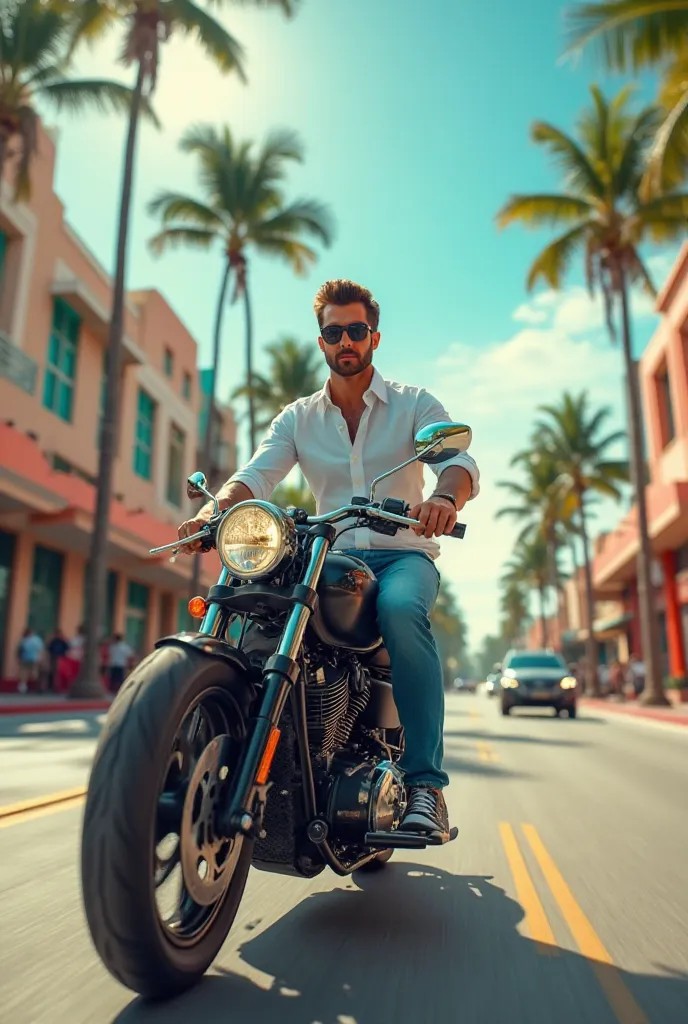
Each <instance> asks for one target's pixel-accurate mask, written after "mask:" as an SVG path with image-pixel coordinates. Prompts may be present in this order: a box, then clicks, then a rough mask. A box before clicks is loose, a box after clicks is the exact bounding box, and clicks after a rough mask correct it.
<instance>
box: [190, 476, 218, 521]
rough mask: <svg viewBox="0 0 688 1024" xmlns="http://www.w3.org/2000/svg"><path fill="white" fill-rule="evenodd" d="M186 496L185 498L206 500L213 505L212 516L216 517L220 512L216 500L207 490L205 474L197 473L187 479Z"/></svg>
mask: <svg viewBox="0 0 688 1024" xmlns="http://www.w3.org/2000/svg"><path fill="white" fill-rule="evenodd" d="M186 496H187V498H207V499H208V500H209V501H212V503H213V506H214V514H215V515H217V513H218V512H219V511H220V504H219V502H218V500H217V498H216V497H215V495H214V494H212V493H211V492H210V491H209V490H208V481H207V480H206V478H205V473H201V472H200V471H199V472H197V473H192V474H191V476H189V477H187V479H186Z"/></svg>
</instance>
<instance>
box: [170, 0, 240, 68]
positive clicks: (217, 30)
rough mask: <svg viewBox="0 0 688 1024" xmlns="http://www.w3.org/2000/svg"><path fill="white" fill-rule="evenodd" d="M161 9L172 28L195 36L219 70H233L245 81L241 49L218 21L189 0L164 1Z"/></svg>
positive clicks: (237, 42)
mask: <svg viewBox="0 0 688 1024" xmlns="http://www.w3.org/2000/svg"><path fill="white" fill-rule="evenodd" d="M164 10H165V14H166V16H167V17H168V18H170V19H171V24H172V26H173V28H174V29H179V30H181V31H182V32H184V33H185V34H186V35H195V36H196V38H197V39H198V42H199V43H200V44H201V46H202V47H203V49H204V50H205V51H206V53H207V54H208V56H209V57H211V58H212V60H213V61H214V63H215V65H216V66H217V67H218V68H219V69H220V71H222V72H225V73H227V72H230V71H234V72H236V74H237V75H238V76H239V78H240V79H241V80H242V82H245V81H246V72H245V70H244V60H245V56H246V55H245V51H244V48H243V46H242V45H241V43H240V42H239V41H238V40H237V39H235V38H234V36H233V35H231V33H229V32H228V31H227V29H226V28H225V27H224V26H223V25H221V24H220V22H219V21H216V19H215V18H213V17H212V15H210V14H208V12H207V11H204V10H203V8H201V7H198V6H197V5H196V4H195V3H193V0H167V2H166V3H165V5H164Z"/></svg>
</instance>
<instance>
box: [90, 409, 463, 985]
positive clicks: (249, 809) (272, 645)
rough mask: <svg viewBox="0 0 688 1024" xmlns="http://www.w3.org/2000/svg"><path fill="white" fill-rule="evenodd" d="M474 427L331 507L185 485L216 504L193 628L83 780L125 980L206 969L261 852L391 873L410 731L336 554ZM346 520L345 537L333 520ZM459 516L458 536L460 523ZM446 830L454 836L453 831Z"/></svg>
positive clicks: (139, 692) (361, 591) (297, 861)
mask: <svg viewBox="0 0 688 1024" xmlns="http://www.w3.org/2000/svg"><path fill="white" fill-rule="evenodd" d="M470 442H471V430H470V427H468V426H466V425H465V424H460V423H438V424H432V425H430V426H428V427H425V428H423V429H422V430H420V431H419V432H418V433H417V435H416V437H415V439H414V445H415V454H414V455H413V457H412V458H410V459H409V460H408V461H407V462H404V463H403V464H402V465H401V466H397V467H396V468H395V469H393V470H390V471H389V472H387V473H385V474H383V475H382V476H380V477H378V478H377V479H376V480H375V481H374V482H373V484H372V487H371V490H370V494H369V496H368V497H367V498H366V497H354V498H352V501H351V504H349V505H347V506H344V507H343V508H340V509H337V510H336V511H334V512H331V513H328V514H326V515H320V516H309V515H308V513H307V512H306V511H304V510H303V509H294V508H291V509H287V510H284V509H281V508H279V507H278V506H276V505H273V504H271V503H270V502H265V501H258V500H250V501H245V502H242V503H240V504H238V505H235V506H234V507H233V508H231V509H229V510H225V511H223V512H221V511H220V510H219V504H218V502H217V499H215V498H214V497H213V495H212V494H211V493H210V492H209V490H208V488H207V484H206V480H205V477H204V476H203V474H202V473H200V472H199V473H194V474H192V475H191V476H190V477H189V479H188V482H187V493H188V495H189V497H206V498H209V499H210V500H212V501H213V502H214V514H213V515H212V517H211V519H210V520H209V522H208V523H207V525H206V526H205V527H204V528H203V529H202V530H200V531H199V532H198V533H196V534H194V535H192V536H190V537H187V538H185V539H184V540H182V541H179V540H177V541H175V542H173V543H172V544H164V545H162V546H161V547H158V548H153V549H152V551H151V554H158V553H161V552H166V551H171V552H174V554H173V556H172V557H174V556H175V555H176V552H177V551H178V550H179V548H180V547H181V546H182V545H184V544H188V543H191V542H192V541H194V540H199V541H201V543H202V546H203V548H204V549H206V550H209V549H210V548H211V547H214V548H215V549H216V550H217V552H218V554H219V556H220V560H221V562H222V566H223V568H222V571H221V574H220V577H219V580H218V582H217V584H216V585H215V586H213V587H211V588H210V591H209V592H208V595H207V598H201V597H198V598H195V599H192V601H191V602H190V603H189V609H190V611H191V613H192V614H193V615H194V616H195V617H196V618H201V617H202V621H201V623H200V628H199V629H198V631H197V632H191V631H188V632H182V633H178V634H176V635H174V636H167V637H163V638H162V639H160V640H158V641H157V643H156V645H155V649H154V651H153V652H152V653H151V654H150V655H148V657H146V658H145V659H144V660H143V661H142V662H141V663H140V664H139V665H138V666H137V667H136V668H135V669H134V671H133V672H132V674H131V675H130V676H129V678H128V679H127V680H126V682H125V684H124V685H123V686H122V688H121V689H120V691H119V693H118V694H117V696H116V698H115V700H114V701H113V703H112V706H111V708H110V711H109V713H108V716H107V720H106V722H105V726H104V729H103V731H102V734H101V736H100V740H99V743H98V747H97V751H96V755H95V760H94V762H93V767H92V770H91V775H90V779H89V785H88V792H87V797H86V807H85V813H84V822H83V830H82V844H81V878H82V891H83V900H84V907H85V911H86V919H87V922H88V927H89V930H90V933H91V937H92V939H93V942H94V945H95V947H96V950H97V952H98V954H99V956H100V958H101V960H102V961H103V963H104V965H105V966H106V967H107V969H108V970H109V971H110V972H111V974H113V975H114V976H115V978H117V979H118V980H119V981H120V982H122V984H124V985H126V986H127V987H129V988H130V989H132V990H134V991H135V992H138V993H139V994H141V995H143V996H147V997H155V998H161V997H169V996H172V995H175V994H178V993H180V992H182V991H184V990H185V989H187V988H189V987H191V986H192V985H194V984H195V983H197V982H198V981H199V980H200V979H201V978H202V976H203V975H204V973H205V972H206V970H207V969H208V968H209V966H210V965H211V964H212V962H213V960H214V959H215V957H216V956H217V954H218V952H219V950H220V948H221V946H222V944H223V943H224V941H225V939H226V937H227V935H228V933H229V930H230V928H231V926H232V923H233V921H234V918H235V916H236V914H237V911H238V908H239V904H240V902H241V898H242V895H243V891H244V887H245V884H246V878H247V875H248V871H249V867H250V866H251V864H253V866H254V867H255V868H257V869H259V870H264V871H270V872H281V873H284V874H288V875H296V876H301V877H305V878H313V877H315V876H316V875H318V874H319V873H320V872H321V871H323V870H324V869H325V867H330V868H331V869H332V870H333V871H335V872H336V873H337V874H338V875H348V874H350V873H352V872H354V871H359V870H369V869H378V868H380V867H382V865H383V864H385V863H386V862H387V861H388V860H389V858H390V857H391V856H392V854H393V851H394V850H395V849H397V848H404V849H408V848H415V849H418V848H424V847H426V846H427V845H431V844H433V843H440V842H444V841H446V839H447V837H446V836H440V835H439V834H437V835H427V836H420V835H414V834H411V833H404V832H402V831H399V830H398V826H399V824H400V822H401V819H402V817H403V814H404V810H405V806H406V796H405V786H404V779H403V776H402V773H401V771H400V770H399V767H398V761H399V759H400V757H401V755H402V753H403V749H404V734H403V729H402V726H401V723H400V721H399V716H398V713H397V709H396V706H395V703H394V699H393V696H392V685H391V679H390V666H389V657H388V655H387V653H386V651H385V649H384V646H383V644H382V640H381V638H380V634H379V630H378V626H377V620H376V613H375V604H376V595H377V589H378V585H377V581H376V579H375V577H374V575H373V573H372V572H371V571H370V569H369V568H368V567H367V566H366V565H365V563H364V562H362V561H360V560H359V559H356V558H354V557H351V556H349V555H346V554H344V553H342V552H341V551H336V550H334V547H333V545H334V542H335V537H336V536H341V534H342V533H343V532H345V531H346V530H349V529H355V528H360V527H361V526H366V527H368V528H369V529H371V530H373V531H376V532H378V533H382V534H387V535H391V536H393V535H395V534H396V533H397V531H398V530H400V529H408V528H409V527H410V526H413V525H417V521H416V520H411V519H409V518H408V511H409V506H408V505H407V504H406V503H405V502H404V501H402V500H399V499H395V498H389V497H387V498H384V500H382V501H376V500H375V492H376V489H377V487H378V485H379V484H380V482H381V481H382V480H384V479H386V478H387V477H389V476H391V475H392V474H393V473H396V472H398V470H400V469H403V468H404V467H405V466H407V465H410V464H411V463H413V462H415V461H420V462H422V463H435V464H437V463H442V462H444V461H447V460H448V459H451V458H453V457H455V456H456V455H457V454H458V453H459V452H462V451H465V450H466V449H467V448H468V446H469V444H470ZM344 520H353V525H347V526H345V527H344V529H343V530H341V531H340V532H339V535H337V528H336V524H338V523H340V522H342V521H344ZM465 529H466V528H465V525H463V524H460V523H457V525H456V526H455V527H454V529H453V531H452V534H451V535H452V536H454V537H459V538H461V537H463V536H464V533H465ZM456 834H457V829H453V830H452V832H451V833H450V835H449V838H450V839H454V838H456Z"/></svg>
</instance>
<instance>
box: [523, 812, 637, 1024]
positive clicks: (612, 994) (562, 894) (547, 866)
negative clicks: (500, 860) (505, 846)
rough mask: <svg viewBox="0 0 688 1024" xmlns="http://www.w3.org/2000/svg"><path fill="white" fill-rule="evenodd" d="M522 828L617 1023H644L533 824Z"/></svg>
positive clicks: (631, 997) (612, 963)
mask: <svg viewBox="0 0 688 1024" xmlns="http://www.w3.org/2000/svg"><path fill="white" fill-rule="evenodd" d="M523 832H524V834H525V837H526V839H527V840H528V842H529V844H530V848H531V849H532V851H533V854H534V855H535V859H536V860H537V862H538V864H539V865H540V870H541V871H542V873H543V875H544V876H545V880H546V882H547V884H548V885H549V887H550V889H551V891H552V895H553V896H554V899H555V900H556V902H557V904H558V905H559V909H560V910H561V912H562V914H563V916H564V920H565V921H566V923H567V925H568V926H569V928H570V929H571V934H572V935H573V937H574V939H575V941H576V945H577V946H578V948H579V950H580V951H581V953H582V954H583V956H584V957H586V958H587V959H588V960H590V964H591V967H592V969H593V971H594V972H595V975H596V977H597V980H598V981H599V983H600V985H601V987H602V989H603V991H604V994H605V995H606V997H607V1000H608V1001H609V1005H610V1006H611V1008H612V1010H613V1011H614V1013H615V1015H616V1019H617V1020H618V1021H619V1024H648V1018H647V1017H646V1016H645V1014H644V1013H643V1011H642V1010H641V1009H640V1007H639V1006H638V1004H637V1003H636V1001H635V999H634V998H633V996H632V995H631V993H630V992H629V990H628V988H627V987H626V985H625V984H624V982H623V980H622V979H621V976H620V974H619V971H618V969H617V968H616V967H615V965H614V962H613V960H612V958H611V956H610V955H609V953H608V952H607V950H606V948H605V946H604V945H603V943H602V940H601V939H600V937H599V935H598V934H597V932H596V931H595V929H594V928H593V926H592V925H591V924H590V921H589V920H588V919H587V917H586V916H585V914H584V913H583V911H582V910H581V908H580V906H579V905H578V903H577V902H576V900H575V898H574V896H573V893H572V892H571V890H570V889H569V887H568V885H567V884H566V882H565V881H564V878H563V876H562V874H561V872H560V871H559V869H558V867H557V866H556V864H555V863H554V861H553V860H552V857H551V856H550V854H549V853H548V851H547V849H546V847H545V844H544V843H543V842H542V840H541V839H540V836H539V835H538V832H537V830H536V829H535V827H534V826H533V825H524V826H523Z"/></svg>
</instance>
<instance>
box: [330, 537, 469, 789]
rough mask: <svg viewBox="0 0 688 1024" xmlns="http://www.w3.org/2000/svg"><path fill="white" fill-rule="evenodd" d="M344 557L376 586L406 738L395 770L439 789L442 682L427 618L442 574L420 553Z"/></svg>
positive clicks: (356, 552)
mask: <svg viewBox="0 0 688 1024" xmlns="http://www.w3.org/2000/svg"><path fill="white" fill-rule="evenodd" d="M347 554H349V555H355V556H356V558H360V559H361V561H363V562H365V563H366V565H368V566H369V567H370V568H371V569H372V570H373V572H374V573H375V575H376V576H377V578H378V580H379V583H380V592H379V595H378V602H377V615H378V621H379V624H380V632H381V634H382V639H383V640H384V643H385V647H386V648H387V650H388V652H389V660H390V662H391V666H392V686H393V688H394V700H395V703H396V705H397V708H398V711H399V718H400V719H401V724H402V725H403V727H404V733H405V737H406V751H405V753H404V756H403V758H402V759H401V762H400V765H399V767H400V768H402V769H403V771H404V775H405V777H406V781H407V783H408V784H409V785H411V786H417V785H425V786H432V787H434V788H436V789H443V788H444V787H445V786H447V785H448V784H449V778H448V776H447V775H446V773H445V772H443V771H442V757H443V755H444V743H443V738H442V732H443V728H444V679H443V676H442V664H441V662H440V657H439V654H438V653H437V644H436V643H435V638H434V636H433V635H432V630H431V628H430V619H429V614H430V612H431V610H432V606H433V605H434V603H435V601H436V599H437V592H438V590H439V585H440V575H439V573H438V571H437V569H436V568H435V565H434V563H433V561H432V560H431V559H430V558H428V556H427V555H425V554H424V553H423V552H422V551H406V550H403V549H401V550H400V549H396V550H394V549H377V550H375V551H368V550H366V551H363V550H351V549H350V550H348V551H347Z"/></svg>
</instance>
